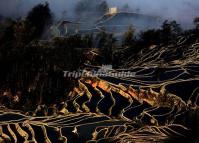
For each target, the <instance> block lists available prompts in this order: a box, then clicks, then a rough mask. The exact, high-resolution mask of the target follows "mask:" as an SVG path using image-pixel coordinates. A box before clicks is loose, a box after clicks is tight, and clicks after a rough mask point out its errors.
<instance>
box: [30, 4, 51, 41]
mask: <svg viewBox="0 0 199 143" xmlns="http://www.w3.org/2000/svg"><path fill="white" fill-rule="evenodd" d="M26 20H27V21H28V22H29V23H30V25H31V27H30V29H31V28H34V33H33V38H40V37H41V35H42V33H43V32H44V30H45V28H46V26H48V25H50V24H51V22H52V13H51V10H50V8H49V4H48V3H47V2H46V3H45V4H38V5H36V6H35V7H33V9H32V10H31V11H30V12H29V13H28V15H27V17H26Z"/></svg>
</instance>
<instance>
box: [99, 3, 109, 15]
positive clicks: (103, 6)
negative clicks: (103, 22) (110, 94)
mask: <svg viewBox="0 0 199 143" xmlns="http://www.w3.org/2000/svg"><path fill="white" fill-rule="evenodd" d="M108 9H109V6H108V4H107V2H106V1H102V2H101V3H100V4H99V5H98V6H97V10H98V11H99V13H100V14H105V13H106V12H107V11H108Z"/></svg>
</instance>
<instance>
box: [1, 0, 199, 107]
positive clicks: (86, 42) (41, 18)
mask: <svg viewBox="0 0 199 143" xmlns="http://www.w3.org/2000/svg"><path fill="white" fill-rule="evenodd" d="M88 2H89V4H88ZM93 5H94V7H93ZM127 8H128V6H126V7H125V9H127ZM109 10H110V9H109V6H108V4H107V3H106V2H105V1H100V2H99V1H98V2H97V3H96V0H95V1H94V0H92V2H91V3H90V1H87V0H84V1H83V2H79V3H78V4H77V5H76V7H75V13H76V15H77V17H76V18H77V19H79V20H84V19H85V18H88V17H87V16H93V13H94V19H93V18H91V19H92V20H93V21H95V20H97V19H99V18H100V17H102V18H105V20H106V19H107V18H109V17H110V15H109V13H107V12H108V11H109ZM112 10H113V12H114V11H115V12H116V13H114V14H113V15H115V14H117V9H112ZM90 11H93V12H92V14H91V13H90ZM63 14H64V13H63ZM111 14H112V13H111ZM113 15H111V16H113ZM122 16H125V15H122ZM138 16H139V15H138ZM120 17H121V15H120ZM89 18H90V17H89ZM55 19H56V18H55V15H54V14H53V13H52V11H51V10H50V8H49V4H48V3H44V4H38V5H36V6H35V7H33V8H32V10H30V11H29V12H28V14H27V16H26V17H25V18H24V19H12V18H9V17H1V23H0V64H1V67H2V68H1V70H0V98H1V99H0V102H1V104H3V105H5V106H6V107H9V108H15V109H22V110H25V111H28V110H33V109H35V108H36V106H37V105H41V104H46V105H48V106H49V105H51V104H56V103H60V102H62V101H64V100H65V99H66V98H67V94H68V93H69V91H70V90H71V88H73V87H74V85H75V84H76V80H75V79H72V78H64V77H63V71H73V70H79V69H84V68H85V67H86V65H95V66H101V65H104V64H105V65H107V64H111V65H113V68H128V67H124V65H128V64H129V60H131V62H130V64H131V66H133V65H132V63H137V66H142V65H141V63H140V65H139V64H138V63H139V60H140V59H141V58H142V56H143V55H144V54H146V53H149V52H150V51H151V50H152V49H153V48H154V47H155V48H156V50H157V52H158V51H159V49H160V48H162V47H164V48H165V50H170V48H173V49H174V50H173V51H175V52H178V54H176V53H175V52H174V53H173V54H170V55H169V56H167V57H165V59H163V60H161V61H160V63H158V65H159V66H162V65H164V64H166V63H169V62H172V61H174V60H177V59H182V60H186V58H187V57H184V54H183V52H184V51H185V50H190V49H187V48H186V47H188V45H191V44H193V43H195V42H196V41H197V40H198V38H199V18H195V19H194V21H193V23H194V24H195V26H194V28H193V29H189V30H184V29H183V28H181V26H180V24H178V23H177V22H176V21H168V20H165V21H164V22H163V23H162V24H161V26H160V27H159V28H156V29H148V30H142V29H141V30H139V31H137V29H136V27H134V24H133V23H132V24H129V25H128V26H126V29H125V31H124V32H123V33H121V32H120V35H119V36H118V35H116V34H115V32H110V31H109V29H107V27H106V26H104V27H103V25H101V26H100V28H98V29H92V30H91V31H86V32H85V31H83V30H82V31H81V29H78V30H74V31H75V32H73V33H72V34H69V32H68V31H69V29H67V32H68V33H66V31H65V34H64V35H61V34H60V33H61V32H63V29H62V28H63V27H64V26H65V25H68V24H69V25H72V26H71V27H76V26H77V25H78V26H79V25H81V23H80V22H73V21H70V20H67V19H60V20H55ZM93 21H92V22H93ZM55 25H58V28H57V29H56V28H55ZM88 25H89V24H88ZM88 25H87V26H88ZM78 26H77V27H78ZM60 27H61V28H60ZM59 28H60V29H59ZM73 29H76V28H73ZM52 30H58V35H57V33H56V32H54V33H55V34H54V33H53V34H52ZM64 30H66V28H65V29H64ZM116 31H117V29H116ZM181 37H186V39H187V41H186V43H183V45H181V46H182V48H181V49H176V47H175V46H176V45H177V41H179V39H180V38H181ZM93 52H94V53H95V54H93ZM92 54H93V55H92ZM127 63H128V64H127ZM135 65H136V64H135Z"/></svg>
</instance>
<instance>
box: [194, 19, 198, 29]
mask: <svg viewBox="0 0 199 143" xmlns="http://www.w3.org/2000/svg"><path fill="white" fill-rule="evenodd" d="M193 22H194V24H195V26H196V29H199V17H196V18H195V19H194V21H193Z"/></svg>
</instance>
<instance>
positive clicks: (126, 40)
mask: <svg viewBox="0 0 199 143" xmlns="http://www.w3.org/2000/svg"><path fill="white" fill-rule="evenodd" d="M134 32H135V30H134V28H133V26H132V25H130V26H129V27H128V30H127V31H126V32H125V33H124V36H123V40H122V46H123V47H125V46H128V47H131V46H133V43H134V41H135V37H134Z"/></svg>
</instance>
